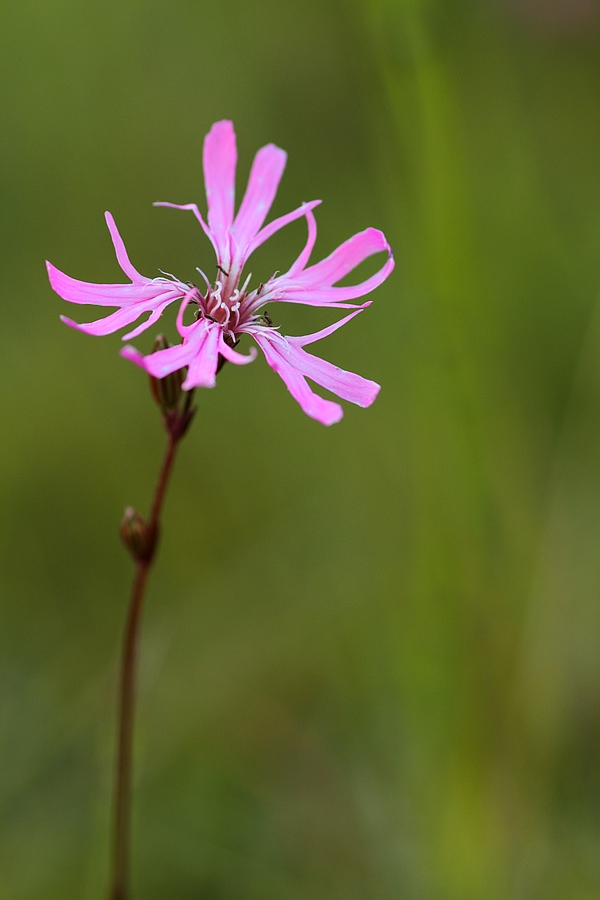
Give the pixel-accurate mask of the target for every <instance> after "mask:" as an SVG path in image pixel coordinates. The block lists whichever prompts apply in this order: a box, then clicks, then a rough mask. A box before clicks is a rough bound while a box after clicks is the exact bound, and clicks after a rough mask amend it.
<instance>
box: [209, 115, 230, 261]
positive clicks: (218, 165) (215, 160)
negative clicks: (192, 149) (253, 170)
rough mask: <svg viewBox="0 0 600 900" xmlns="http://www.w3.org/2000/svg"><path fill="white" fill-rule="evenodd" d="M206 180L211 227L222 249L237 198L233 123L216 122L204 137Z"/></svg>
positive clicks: (224, 247) (226, 121)
mask: <svg viewBox="0 0 600 900" xmlns="http://www.w3.org/2000/svg"><path fill="white" fill-rule="evenodd" d="M202 163H203V167H204V184H205V187H206V200H207V203H208V227H209V228H210V230H211V231H212V232H213V234H214V236H215V240H216V242H217V244H218V245H219V247H220V249H221V250H222V251H225V250H226V249H227V248H226V240H227V233H228V231H229V229H230V228H231V225H232V224H233V209H234V202H235V168H236V164H237V150H236V146H235V132H234V130H233V124H232V123H231V122H229V121H228V120H226V119H225V120H223V121H222V122H215V124H214V125H213V127H212V128H211V129H210V131H209V132H208V134H207V135H206V137H205V139H204V151H203V156H202Z"/></svg>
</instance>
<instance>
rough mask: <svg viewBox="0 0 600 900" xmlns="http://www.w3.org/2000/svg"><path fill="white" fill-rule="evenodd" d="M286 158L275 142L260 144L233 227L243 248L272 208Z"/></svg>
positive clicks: (239, 245)
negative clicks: (261, 145) (264, 145)
mask: <svg viewBox="0 0 600 900" xmlns="http://www.w3.org/2000/svg"><path fill="white" fill-rule="evenodd" d="M286 160H287V153H285V151H284V150H280V148H279V147H276V146H275V144H267V146H266V147H262V148H261V149H260V150H259V151H258V153H257V154H256V156H255V157H254V162H253V163H252V170H251V172H250V178H249V180H248V187H247V188H246V193H245V194H244V199H243V200H242V204H241V206H240V208H239V210H238V214H237V216H236V217H235V222H234V223H233V228H232V232H233V234H234V236H235V239H236V242H237V245H238V247H239V249H240V250H241V251H242V252H243V251H244V249H245V248H246V246H247V245H248V244H249V243H250V241H251V240H252V239H253V238H255V237H256V235H257V233H258V231H259V230H260V228H261V227H262V224H263V222H264V221H265V219H266V217H267V215H268V213H269V210H270V209H271V206H272V204H273V200H274V199H275V194H276V193H277V188H278V187H279V182H280V181H281V176H282V175H283V170H284V169H285V163H286Z"/></svg>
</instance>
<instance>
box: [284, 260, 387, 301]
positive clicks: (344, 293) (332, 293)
mask: <svg viewBox="0 0 600 900" xmlns="http://www.w3.org/2000/svg"><path fill="white" fill-rule="evenodd" d="M393 269H394V257H393V256H391V255H390V256H388V258H387V260H386V261H385V263H384V264H383V266H382V267H381V269H380V270H379V271H378V272H375V274H374V275H371V277H370V278H367V279H366V281H361V282H360V284H353V285H350V287H324V288H323V289H322V290H318V289H316V290H305V289H304V288H303V287H302V286H301V285H297V284H294V283H292V284H289V285H286V286H284V287H283V290H282V289H281V286H280V285H278V284H276V286H275V289H276V290H277V291H278V292H279V296H278V298H277V299H278V300H282V301H284V302H285V303H306V304H307V305H308V306H339V305H340V304H342V303H343V304H346V301H348V300H356V299H358V297H364V295H365V294H370V293H371V291H374V290H375V288H376V287H379V285H380V284H383V282H384V281H385V279H386V278H387V277H388V275H390V273H391V272H392V271H393ZM347 305H348V306H350V305H351V304H347Z"/></svg>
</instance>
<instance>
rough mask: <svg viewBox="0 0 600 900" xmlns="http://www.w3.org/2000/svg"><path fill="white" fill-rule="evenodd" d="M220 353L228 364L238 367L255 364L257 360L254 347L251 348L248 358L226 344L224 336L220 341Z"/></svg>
mask: <svg viewBox="0 0 600 900" xmlns="http://www.w3.org/2000/svg"><path fill="white" fill-rule="evenodd" d="M219 353H220V354H221V356H224V357H225V359H226V360H228V362H231V363H235V364H236V365H237V366H245V365H247V364H248V363H251V362H254V360H255V359H256V349H255V348H254V347H250V352H249V353H248V355H247V356H246V355H244V354H243V353H238V351H237V350H233V349H232V348H231V347H230V346H229V344H226V343H225V341H224V340H223V335H221V338H220V341H219Z"/></svg>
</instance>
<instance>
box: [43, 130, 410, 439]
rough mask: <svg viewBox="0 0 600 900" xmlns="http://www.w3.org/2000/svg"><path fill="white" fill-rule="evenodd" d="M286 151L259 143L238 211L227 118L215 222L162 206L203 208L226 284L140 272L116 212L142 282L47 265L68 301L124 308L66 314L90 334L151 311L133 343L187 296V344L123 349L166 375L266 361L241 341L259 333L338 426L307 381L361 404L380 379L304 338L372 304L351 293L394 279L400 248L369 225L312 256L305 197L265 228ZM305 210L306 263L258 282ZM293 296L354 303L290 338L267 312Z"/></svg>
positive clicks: (295, 384)
mask: <svg viewBox="0 0 600 900" xmlns="http://www.w3.org/2000/svg"><path fill="white" fill-rule="evenodd" d="M286 159H287V154H286V153H285V152H284V151H283V150H281V149H280V148H279V147H276V146H275V145H274V144H268V145H267V146H266V147H263V148H262V149H261V150H259V151H258V153H257V154H256V157H255V159H254V163H253V165H252V170H251V172H250V179H249V182H248V187H247V189H246V193H245V195H244V198H243V200H242V203H241V206H240V208H239V210H238V212H237V215H235V216H234V192H235V170H236V163H237V151H236V142H235V132H234V130H233V125H232V123H231V122H229V121H222V122H217V123H216V124H215V125H213V127H212V128H211V130H210V132H209V133H208V135H207V136H206V138H205V141H204V153H203V167H204V181H205V186H206V197H207V204H208V216H207V221H206V222H205V220H204V218H203V217H202V215H201V213H200V211H199V209H198V207H197V206H196V204H195V203H188V204H185V205H178V204H175V203H156V204H155V205H156V206H169V207H172V208H175V209H183V210H190V211H191V212H193V214H194V215H195V216H196V218H197V219H198V221H199V222H200V225H201V226H202V228H203V229H204V231H205V233H206V235H207V236H208V237H209V239H210V241H211V242H212V245H213V247H214V249H215V253H216V256H217V277H216V280H215V281H214V283H212V284H211V283H210V282H209V280H208V279H207V278H206V276H205V275H204V274H203V273H202V272H200V274H201V275H202V277H203V280H204V282H205V284H204V285H202V287H201V288H200V287H197V286H196V285H193V284H189V283H184V282H181V281H179V280H178V279H177V278H175V277H174V276H167V275H163V276H161V277H159V278H146V277H144V276H143V275H140V273H139V272H138V271H137V270H136V269H135V268H134V267H133V266H132V264H131V262H130V261H129V257H128V255H127V251H126V250H125V245H124V244H123V241H122V239H121V236H120V234H119V232H118V230H117V226H116V225H115V222H114V219H113V217H112V216H111V214H110V213H108V212H107V213H106V222H107V225H108V229H109V232H110V235H111V238H112V241H113V244H114V247H115V252H116V256H117V261H118V263H119V265H120V267H121V269H122V270H123V272H124V273H125V275H127V276H128V278H129V279H130V281H131V283H130V284H89V283H88V282H84V281H76V280H75V279H73V278H70V277H69V276H68V275H65V274H64V273H63V272H60V271H59V270H58V269H56V268H55V267H54V266H53V265H51V263H47V266H48V274H49V277H50V283H51V285H52V287H53V288H54V290H55V291H56V292H57V294H59V295H60V296H61V297H62V298H63V299H65V300H69V301H70V302H72V303H82V304H94V305H97V306H107V307H111V306H113V307H115V306H116V307H118V309H117V311H116V312H113V313H111V314H110V315H108V316H107V317H105V318H103V319H99V320H97V321H95V322H90V323H87V324H78V323H77V322H74V321H73V320H72V319H69V318H67V317H66V316H62V317H61V318H62V320H63V321H64V322H65V323H66V324H67V325H71V326H72V327H73V328H78V329H79V330H80V331H85V332H86V333H87V334H96V335H99V334H110V333H112V332H114V331H117V330H119V329H120V328H123V327H126V326H128V325H130V324H132V323H133V322H135V321H137V319H139V317H140V316H142V315H144V314H145V313H149V316H148V318H147V319H146V320H145V321H143V322H142V323H141V324H139V325H138V326H137V327H135V328H134V329H133V330H132V331H130V332H128V333H127V334H126V335H125V336H124V338H123V339H124V340H125V339H129V338H134V337H137V335H139V334H141V333H142V332H143V331H145V330H146V329H147V328H149V327H150V326H151V325H153V324H154V323H155V322H156V321H157V319H158V318H159V317H160V315H161V314H162V312H163V310H164V309H165V308H166V307H167V306H168V305H169V304H170V303H173V302H174V301H181V303H180V307H179V312H178V315H177V330H178V332H179V334H180V336H181V337H182V339H183V340H182V343H181V344H178V345H177V346H174V347H169V348H167V349H162V350H158V351H157V352H154V353H150V354H148V355H146V356H144V355H143V354H142V353H140V352H139V350H136V349H135V347H132V346H130V345H128V346H126V347H124V348H123V349H122V351H121V354H122V356H124V357H125V358H127V359H129V360H131V361H132V362H134V363H136V364H137V365H139V366H141V367H142V368H143V369H145V370H146V371H147V372H148V373H149V374H150V375H151V376H152V377H154V378H165V377H166V376H167V375H169V374H171V373H172V372H176V371H178V370H180V369H184V368H186V369H187V374H186V377H185V380H184V382H183V384H182V388H183V390H186V391H189V390H191V389H192V388H196V387H213V386H214V385H215V382H216V375H217V372H218V370H219V368H220V366H221V365H222V364H223V361H224V360H228V361H229V362H232V363H236V364H244V363H248V362H251V361H252V360H253V359H254V358H255V356H256V350H255V349H254V348H252V349H251V351H250V353H249V354H248V355H243V354H241V353H239V352H238V351H237V350H236V349H235V347H236V346H237V344H238V342H239V340H240V338H241V337H242V335H244V334H248V335H250V336H251V337H252V338H253V339H254V341H255V342H256V343H257V344H258V346H259V347H260V349H261V350H262V352H263V354H264V356H265V358H266V360H267V363H268V364H269V366H271V368H272V369H273V370H274V371H275V372H277V374H278V375H279V376H280V377H281V378H282V380H283V381H284V383H285V384H286V386H287V388H288V390H289V391H290V393H291V394H292V396H293V397H294V399H295V400H297V401H298V403H299V404H300V406H301V407H302V409H303V410H304V412H305V413H307V414H308V415H309V416H311V417H312V418H314V419H317V420H318V421H319V422H322V423H323V424H324V425H331V424H333V423H334V422H338V421H339V420H340V419H341V417H342V415H343V412H342V408H341V406H340V405H339V404H338V403H335V402H332V401H331V400H325V399H323V398H322V397H320V396H318V395H317V394H315V393H314V392H313V391H312V389H311V388H310V387H309V385H308V383H307V378H308V379H310V380H311V381H313V382H315V383H316V384H317V385H319V386H320V387H323V388H325V389H326V390H328V391H331V392H332V393H333V394H335V395H337V396H338V397H340V398H341V399H343V400H349V401H350V402H351V403H355V404H357V405H358V406H363V407H365V406H370V405H371V403H373V401H374V400H375V398H376V396H377V394H378V392H379V385H378V384H376V383H375V382H374V381H369V380H367V379H366V378H362V377H361V376H360V375H355V374H354V373H352V372H346V371H344V370H343V369H340V368H338V367H337V366H334V365H333V364H332V363H330V362H327V361H325V360H323V359H320V358H319V357H316V356H313V355H311V354H309V353H307V352H306V350H305V349H304V347H305V346H307V345H308V344H312V343H314V342H316V341H318V340H321V338H324V337H327V336H328V335H329V334H331V333H332V332H334V331H335V330H336V329H338V328H340V327H341V326H342V325H344V324H345V323H346V322H348V321H349V320H350V319H352V318H353V317H354V316H356V315H358V314H359V313H360V312H362V311H363V310H364V309H365V307H367V306H369V304H370V301H367V302H365V303H362V304H356V303H352V302H350V301H353V300H356V299H358V298H359V297H363V296H364V295H366V294H368V293H369V292H370V291H372V290H373V289H374V288H376V287H377V286H378V285H380V284H381V283H382V282H383V281H384V280H385V279H386V278H387V277H388V275H389V274H390V272H391V271H392V269H393V268H394V259H393V256H392V252H391V249H390V246H389V244H388V243H387V241H386V239H385V237H384V235H383V233H382V232H381V231H378V230H377V229H375V228H367V229H366V230H365V231H361V232H360V233H359V234H355V235H354V236H353V237H351V238H349V239H348V240H347V241H345V242H344V243H343V244H341V245H340V246H339V247H338V248H337V249H336V250H334V251H333V253H331V254H330V255H329V256H328V257H327V258H326V259H324V260H322V261H321V262H319V263H316V264H315V265H312V266H311V265H309V264H308V263H309V259H310V255H311V252H312V249H313V246H314V243H315V239H316V235H317V226H316V221H315V217H314V213H313V209H314V208H315V206H317V205H318V204H319V203H320V202H321V201H320V200H313V201H311V202H310V203H303V204H302V205H301V206H299V207H298V209H295V210H294V211H293V212H291V213H288V214H287V215H285V216H280V217H279V218H278V219H275V220H274V221H272V222H270V223H269V224H268V225H266V226H264V221H265V219H266V217H267V215H268V213H269V210H270V208H271V205H272V203H273V200H274V198H275V194H276V192H277V188H278V186H279V182H280V180H281V176H282V175H283V170H284V167H285V163H286ZM302 217H304V218H305V219H306V222H307V226H308V239H307V241H306V245H305V246H304V249H303V250H302V252H301V253H300V255H299V256H298V258H297V259H296V261H295V262H294V263H293V265H292V266H291V268H290V269H289V270H288V271H287V272H285V273H284V274H275V275H273V276H272V278H270V279H269V280H268V281H266V282H265V283H264V284H260V285H259V286H258V287H257V288H255V289H253V290H250V289H249V283H250V276H248V277H247V278H246V279H245V281H244V282H242V273H243V270H244V267H245V265H246V262H247V260H248V258H249V257H250V255H251V254H252V253H253V252H254V250H256V248H257V247H259V246H260V245H261V244H263V243H264V242H265V241H266V240H267V239H268V238H269V237H271V235H273V234H275V232H277V231H279V230H280V229H281V228H283V227H284V226H285V225H287V224H288V223H290V222H293V221H294V220H296V219H299V218H302ZM263 226H264V227H263ZM382 251H383V252H386V253H387V259H386V261H385V263H384V264H383V265H382V267H381V268H380V269H379V271H378V272H376V273H375V274H374V275H372V276H371V277H370V278H367V279H366V280H365V281H362V282H361V283H360V284H357V285H353V286H350V287H336V285H337V284H338V282H339V281H341V280H342V279H343V278H344V277H345V276H346V275H347V274H348V273H349V272H351V271H352V270H353V269H354V268H356V266H358V265H359V264H360V263H361V262H363V261H364V260H365V259H367V258H368V257H370V256H372V255H373V254H375V253H380V252H382ZM198 271H200V270H198ZM282 302H283V303H303V304H305V305H307V306H325V307H331V308H333V309H350V310H352V311H351V312H350V313H348V314H347V315H345V316H344V318H342V319H340V320H339V321H338V322H335V323H334V324H333V325H330V326H328V327H327V328H323V329H322V330H321V331H318V332H316V333H315V334H309V335H304V336H299V337H289V336H287V337H286V336H284V335H282V334H281V333H280V332H279V330H278V328H276V327H274V326H273V323H272V322H271V319H270V317H269V316H268V315H267V314H266V312H265V311H264V308H265V306H266V305H267V304H273V303H282ZM190 304H191V305H192V306H194V307H195V313H196V316H195V321H194V322H192V323H191V324H188V325H186V324H184V313H185V310H186V308H187V307H188V306H189V305H190Z"/></svg>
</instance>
